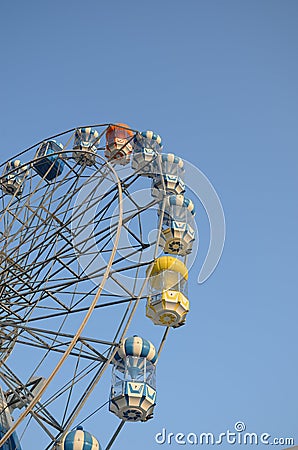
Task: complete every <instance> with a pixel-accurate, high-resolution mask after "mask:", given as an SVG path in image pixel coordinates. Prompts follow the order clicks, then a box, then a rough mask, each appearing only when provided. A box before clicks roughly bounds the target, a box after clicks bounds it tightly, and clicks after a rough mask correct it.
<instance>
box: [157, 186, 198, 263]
mask: <svg viewBox="0 0 298 450" xmlns="http://www.w3.org/2000/svg"><path fill="white" fill-rule="evenodd" d="M163 207H164V213H163V223H162V231H161V236H160V241H159V245H160V246H161V247H162V248H163V249H164V252H165V253H168V254H173V255H180V256H185V255H187V254H189V253H191V251H192V246H193V243H194V240H195V230H194V216H195V208H194V204H193V202H192V201H191V200H190V199H188V198H186V197H184V196H183V195H169V196H167V197H165V199H164V201H163V202H160V209H159V211H158V214H159V215H160V214H161V209H162V208H163Z"/></svg>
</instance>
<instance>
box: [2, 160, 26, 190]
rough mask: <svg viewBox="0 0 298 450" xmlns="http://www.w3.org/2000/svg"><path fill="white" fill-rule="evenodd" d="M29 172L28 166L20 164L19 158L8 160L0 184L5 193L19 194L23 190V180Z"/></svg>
mask: <svg viewBox="0 0 298 450" xmlns="http://www.w3.org/2000/svg"><path fill="white" fill-rule="evenodd" d="M28 174H29V170H28V166H26V165H24V166H22V163H21V161H20V160H19V159H16V160H15V161H9V162H8V163H7V164H6V166H5V168H4V171H3V175H2V177H1V180H0V186H1V189H2V190H3V192H5V194H10V195H16V196H18V197H19V196H21V195H22V193H23V190H24V185H25V180H26V177H27V176H28Z"/></svg>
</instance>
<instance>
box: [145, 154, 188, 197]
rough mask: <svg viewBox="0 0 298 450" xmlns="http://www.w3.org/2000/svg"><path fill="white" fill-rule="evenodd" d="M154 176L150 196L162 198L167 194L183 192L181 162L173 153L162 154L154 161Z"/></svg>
mask: <svg viewBox="0 0 298 450" xmlns="http://www.w3.org/2000/svg"><path fill="white" fill-rule="evenodd" d="M154 171H155V175H154V178H153V181H152V196H153V197H157V198H160V199H162V198H164V196H166V195H169V194H175V195H180V194H183V193H184V192H185V184H184V168H183V160H182V159H181V158H179V157H178V156H176V155H174V154H173V153H163V154H160V155H159V156H157V158H156V159H155V161H154Z"/></svg>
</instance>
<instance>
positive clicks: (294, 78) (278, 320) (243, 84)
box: [0, 0, 298, 450]
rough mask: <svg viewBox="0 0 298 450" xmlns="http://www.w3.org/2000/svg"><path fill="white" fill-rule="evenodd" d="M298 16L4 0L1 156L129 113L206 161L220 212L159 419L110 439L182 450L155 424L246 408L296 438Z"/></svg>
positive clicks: (179, 428) (263, 5) (158, 4)
mask: <svg viewBox="0 0 298 450" xmlns="http://www.w3.org/2000/svg"><path fill="white" fill-rule="evenodd" d="M297 23H298V2H297V1H296V0H246V1H245V0H187V1H184V2H182V1H177V0H172V1H170V0H165V1H156V0H151V1H150V2H141V1H134V0H133V1H130V0H127V1H125V2H124V1H119V0H115V1H113V2H103V1H99V0H97V1H96V0H85V1H84V2H82V1H77V0H73V1H68V0H66V1H57V0H52V1H42V2H40V1H37V0H31V1H30V0H29V1H26V2H24V1H20V0H17V1H13V2H4V3H3V4H2V6H1V28H0V34H1V39H0V45H1V71H0V80H1V85H0V86H1V91H0V92H1V94H0V95H1V97H0V102H1V111H2V114H1V115H2V117H1V122H0V126H1V138H2V139H1V146H0V154H1V160H4V159H7V158H9V157H10V156H12V155H13V154H16V153H18V152H19V151H20V150H22V149H23V148H25V147H27V146H29V145H30V144H33V143H35V142H37V141H38V140H40V139H42V138H43V137H46V136H49V135H51V134H54V133H56V132H59V131H63V130H66V129H68V128H71V127H74V126H79V125H83V124H88V123H101V122H117V121H120V122H126V123H128V124H130V125H131V126H132V127H133V128H136V129H140V130H143V129H153V130H155V131H157V132H159V133H160V134H161V136H162V137H163V140H164V143H165V150H167V151H173V152H175V153H178V154H179V155H180V156H182V157H183V158H185V159H187V160H188V161H190V162H192V163H193V164H195V165H196V166H197V167H199V168H200V169H201V170H202V171H203V172H204V173H205V174H206V175H207V176H208V177H209V179H210V180H211V182H212V183H213V185H214V187H215V188H216V190H217V192H218V194H219V196H220V198H221V201H222V204H223V208H224V211H225V217H226V223H227V238H226V245H225V249H224V253H223V256H222V259H221V262H220V264H219V266H218V268H217V270H216V271H215V273H214V274H213V275H212V276H211V278H210V279H209V280H208V281H207V282H206V283H204V284H203V285H198V284H197V282H196V279H197V275H198V272H199V268H200V265H201V263H202V259H203V257H204V255H203V254H202V253H200V251H199V255H198V258H197V261H196V263H195V265H194V267H193V269H192V272H191V281H190V301H191V312H190V314H189V317H188V321H187V325H186V326H185V327H183V328H182V329H178V330H175V332H173V333H171V336H170V339H169V340H168V342H167V346H166V348H165V350H164V353H163V355H162V358H161V360H160V363H159V365H158V405H157V407H156V413H155V419H154V420H152V421H150V422H148V423H147V424H128V426H127V428H125V429H124V430H123V432H122V434H121V435H120V437H119V439H118V440H117V442H116V443H115V445H114V449H115V450H120V449H128V448H129V449H130V450H139V449H140V447H141V448H143V449H144V450H154V449H158V448H159V447H160V448H171V447H174V448H178V447H179V446H178V445H176V446H175V445H171V446H167V445H166V444H165V445H163V446H162V445H160V446H158V445H157V444H155V442H154V435H155V433H157V432H159V431H160V430H161V428H162V427H165V428H167V430H168V431H172V432H174V433H177V432H184V433H188V432H195V433H201V432H207V431H210V432H213V433H220V432H224V431H225V430H227V429H233V425H234V423H235V422H236V421H239V420H241V421H244V422H245V423H246V425H247V431H251V432H257V433H262V432H268V433H270V434H271V435H272V436H273V437H288V436H289V437H294V438H295V439H296V443H298V413H297V405H298V381H297V372H298V351H297V316H298V305H297V248H298V246H297V229H298V214H297V194H298V189H297V188H298V186H297V185H298V182H297V179H298V177H297V171H298V166H297V161H298V157H297V148H298V138H297V126H298V58H297V55H298V26H297ZM202 215H203V210H202ZM204 220H205V222H204ZM197 221H198V226H199V229H200V222H201V221H202V224H203V225H202V227H203V229H202V231H200V234H201V239H202V249H203V250H204V248H206V245H207V244H206V242H208V239H209V236H208V235H206V236H204V232H205V231H207V227H206V219H204V218H203V217H202V218H201V217H200V215H198V217H197ZM200 230H201V229H200ZM204 241H205V244H204ZM203 250H202V251H203ZM116 424H117V421H116V420H115V419H114V417H113V416H112V415H111V414H109V413H106V414H104V415H101V416H98V418H95V419H94V420H93V422H91V423H90V427H89V428H90V431H91V432H93V433H94V434H96V436H97V438H98V439H99V441H101V442H102V444H103V445H105V444H106V439H107V431H106V430H108V429H113V428H115V427H116ZM33 440H34V438H33ZM33 440H32V443H33V444H34V448H36V449H38V445H37V443H35V442H34V441H33ZM186 447H187V446H186ZM220 447H221V448H225V449H226V448H228V446H227V445H225V446H219V448H220ZM242 447H243V446H242ZM242 447H241V446H237V445H234V446H233V448H235V449H236V448H239V449H240V448H242ZM259 447H260V446H259ZM28 448H30V447H28ZM276 448H281V447H279V446H277V447H276ZM24 450H26V449H24Z"/></svg>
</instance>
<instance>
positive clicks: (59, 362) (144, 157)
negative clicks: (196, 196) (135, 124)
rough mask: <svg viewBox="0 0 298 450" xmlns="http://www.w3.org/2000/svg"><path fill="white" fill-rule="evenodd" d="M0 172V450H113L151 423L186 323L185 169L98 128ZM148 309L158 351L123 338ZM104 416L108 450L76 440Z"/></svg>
mask: <svg viewBox="0 0 298 450" xmlns="http://www.w3.org/2000/svg"><path fill="white" fill-rule="evenodd" d="M0 170H1V171H2V175H1V177H0V202H1V206H0V290H1V300H0V318H1V328H0V449H1V450H20V449H23V450H26V447H25V445H26V439H31V442H32V436H38V442H40V443H41V444H40V446H39V447H38V448H41V449H47V450H48V449H57V450H58V449H61V450H75V449H80V448H83V447H81V445H82V442H83V443H84V445H85V446H86V447H84V449H85V448H87V449H90V450H91V449H92V450H93V449H101V448H106V449H109V448H111V446H112V444H113V443H114V441H115V439H116V437H117V436H118V434H119V432H120V430H121V429H122V427H123V426H124V424H125V423H126V422H129V421H130V422H134V421H143V422H145V421H147V420H149V419H150V418H152V417H153V414H154V407H155V404H156V385H155V369H156V364H157V361H158V357H159V356H160V353H161V350H162V348H163V344H164V342H165V340H166V337H167V335H168V332H169V330H170V329H171V328H178V327H180V326H182V325H184V324H185V319H186V315H187V313H188V311H189V300H188V294H187V280H188V269H187V257H188V255H189V254H190V253H191V251H192V247H193V244H194V242H195V231H194V230H195V226H194V215H195V209H194V204H193V202H192V201H191V200H190V199H188V198H187V197H186V196H185V190H186V188H185V180H184V169H183V161H182V159H181V158H180V157H178V156H176V155H174V154H172V153H165V152H163V149H162V142H161V138H160V136H159V135H158V134H156V133H154V132H152V131H145V132H139V131H137V130H133V129H131V128H130V127H129V126H128V125H126V124H101V125H92V126H84V127H78V128H74V129H72V130H68V131H66V132H63V133H60V134H58V135H56V136H52V137H50V138H47V139H44V140H43V141H41V142H39V143H37V144H36V145H34V146H32V147H30V148H29V149H27V150H25V151H23V152H21V153H19V154H17V155H16V156H14V157H12V158H10V159H9V160H8V161H6V162H5V163H3V164H2V166H1V168H0ZM144 303H145V310H144V315H146V316H147V318H148V320H151V321H152V327H154V326H156V330H158V332H157V333H156V335H157V336H158V337H157V338H156V341H155V342H154V344H155V345H153V343H152V342H150V341H149V340H148V339H147V338H146V336H139V335H134V334H133V332H134V330H133V328H132V321H133V318H134V316H135V313H136V311H137V310H138V307H139V305H140V304H144ZM110 368H112V376H111V375H110V390H109V392H105V393H103V392H100V395H101V398H98V396H97V395H98V391H97V387H98V386H100V383H101V380H102V379H103V377H104V374H105V372H109V371H110ZM95 392H96V401H94V393H95ZM104 407H106V408H105V410H106V411H108V410H109V413H113V414H115V415H116V416H117V417H118V418H119V425H118V427H117V428H116V430H115V431H114V432H113V434H112V435H111V437H110V439H109V441H108V442H107V443H106V444H105V445H104V444H103V443H101V444H100V443H99V440H100V436H98V437H95V436H93V435H92V434H90V433H89V432H88V431H85V430H84V428H85V427H86V428H88V418H89V417H90V416H92V414H95V413H97V412H98V411H99V410H102V409H104ZM82 425H84V427H83V426H82ZM30 436H31V438H30ZM28 437H29V438H28ZM101 445H102V447H101ZM35 447H36V448H37V443H36V444H35Z"/></svg>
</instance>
